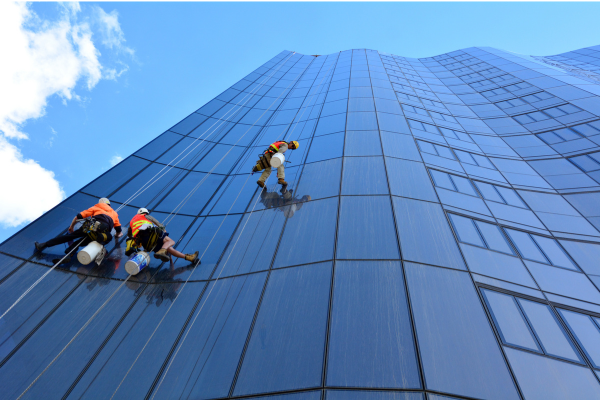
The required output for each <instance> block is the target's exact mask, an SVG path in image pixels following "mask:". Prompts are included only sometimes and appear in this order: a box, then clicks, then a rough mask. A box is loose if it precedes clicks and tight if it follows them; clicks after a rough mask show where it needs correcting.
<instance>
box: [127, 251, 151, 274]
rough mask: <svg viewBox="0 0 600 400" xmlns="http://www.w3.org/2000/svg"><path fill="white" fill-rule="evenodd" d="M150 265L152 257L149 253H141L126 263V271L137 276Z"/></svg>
mask: <svg viewBox="0 0 600 400" xmlns="http://www.w3.org/2000/svg"><path fill="white" fill-rule="evenodd" d="M148 265H150V256H149V255H148V253H146V252H143V251H140V252H139V253H137V254H136V255H135V256H133V257H131V258H130V259H129V261H127V262H126V263H125V271H127V273H128V274H129V275H137V274H139V273H140V271H141V270H143V269H144V268H146V267H147V266H148Z"/></svg>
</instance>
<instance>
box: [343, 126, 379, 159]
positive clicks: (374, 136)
mask: <svg viewBox="0 0 600 400" xmlns="http://www.w3.org/2000/svg"><path fill="white" fill-rule="evenodd" d="M380 155H381V141H380V140H379V131H359V132H355V131H348V132H346V148H345V149H344V156H380Z"/></svg>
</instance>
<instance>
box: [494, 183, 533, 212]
mask: <svg viewBox="0 0 600 400" xmlns="http://www.w3.org/2000/svg"><path fill="white" fill-rule="evenodd" d="M496 189H497V190H498V192H499V193H500V195H501V196H502V198H503V199H504V201H505V202H506V204H508V205H511V206H515V207H522V208H527V206H525V204H524V203H523V200H521V198H520V197H519V195H518V194H517V192H515V191H514V190H512V189H507V188H505V187H502V186H496Z"/></svg>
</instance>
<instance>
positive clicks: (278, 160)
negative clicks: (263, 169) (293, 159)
mask: <svg viewBox="0 0 600 400" xmlns="http://www.w3.org/2000/svg"><path fill="white" fill-rule="evenodd" d="M284 162H285V157H284V156H283V154H281V153H275V154H273V156H272V157H271V167H273V168H279V167H281V166H282V165H283V163H284Z"/></svg>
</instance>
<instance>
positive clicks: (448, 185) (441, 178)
mask: <svg viewBox="0 0 600 400" xmlns="http://www.w3.org/2000/svg"><path fill="white" fill-rule="evenodd" d="M429 172H431V175H432V176H433V180H434V182H435V186H438V187H441V188H444V189H448V190H452V191H456V188H455V187H454V184H453V183H452V180H451V179H450V175H448V174H447V173H445V172H440V171H436V170H434V169H430V170H429Z"/></svg>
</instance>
